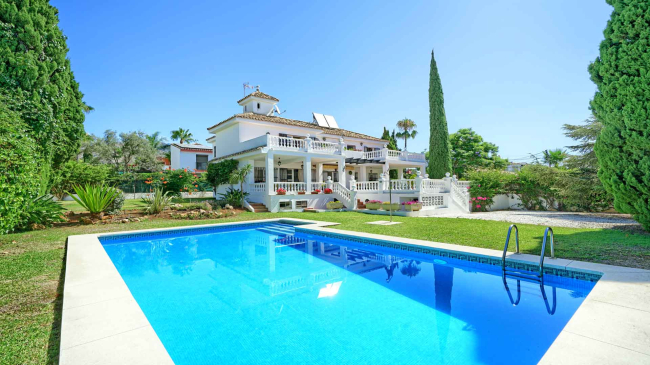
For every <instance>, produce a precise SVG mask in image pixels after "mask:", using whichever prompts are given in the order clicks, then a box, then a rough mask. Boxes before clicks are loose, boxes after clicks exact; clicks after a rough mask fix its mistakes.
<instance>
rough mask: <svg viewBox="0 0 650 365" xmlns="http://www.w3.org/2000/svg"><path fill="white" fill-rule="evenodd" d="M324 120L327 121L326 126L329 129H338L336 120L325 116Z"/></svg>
mask: <svg viewBox="0 0 650 365" xmlns="http://www.w3.org/2000/svg"><path fill="white" fill-rule="evenodd" d="M325 120H326V121H327V125H328V126H329V127H330V128H338V127H339V125H338V124H337V123H336V119H334V117H333V116H331V115H325Z"/></svg>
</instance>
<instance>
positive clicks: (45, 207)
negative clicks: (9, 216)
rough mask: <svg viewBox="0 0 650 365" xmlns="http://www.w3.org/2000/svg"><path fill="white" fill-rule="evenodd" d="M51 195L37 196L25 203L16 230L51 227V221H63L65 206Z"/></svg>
mask: <svg viewBox="0 0 650 365" xmlns="http://www.w3.org/2000/svg"><path fill="white" fill-rule="evenodd" d="M53 199H54V198H53V197H51V196H39V197H38V198H35V199H33V200H32V201H30V202H28V203H27V205H25V207H24V209H23V210H22V212H21V216H20V223H19V225H18V227H17V229H18V230H29V229H38V228H45V227H51V226H52V223H55V222H63V221H65V218H64V217H63V211H64V210H65V208H64V207H63V206H61V204H59V203H57V202H55V201H54V200H53Z"/></svg>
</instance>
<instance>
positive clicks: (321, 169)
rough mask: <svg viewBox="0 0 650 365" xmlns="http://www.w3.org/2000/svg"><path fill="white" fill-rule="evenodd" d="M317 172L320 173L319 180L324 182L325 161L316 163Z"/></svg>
mask: <svg viewBox="0 0 650 365" xmlns="http://www.w3.org/2000/svg"><path fill="white" fill-rule="evenodd" d="M316 174H317V175H318V176H317V177H318V182H321V183H322V182H323V163H322V162H319V163H317V164H316Z"/></svg>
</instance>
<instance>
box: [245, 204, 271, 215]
mask: <svg viewBox="0 0 650 365" xmlns="http://www.w3.org/2000/svg"><path fill="white" fill-rule="evenodd" d="M248 204H250V206H251V207H253V211H254V212H255V213H266V212H268V211H269V209H268V208H267V207H266V205H264V204H262V203H250V202H249V203H248Z"/></svg>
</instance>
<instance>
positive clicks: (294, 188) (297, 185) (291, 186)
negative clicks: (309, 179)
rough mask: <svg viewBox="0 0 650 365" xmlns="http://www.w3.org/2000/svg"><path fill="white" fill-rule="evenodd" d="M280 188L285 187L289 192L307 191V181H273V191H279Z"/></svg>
mask: <svg viewBox="0 0 650 365" xmlns="http://www.w3.org/2000/svg"><path fill="white" fill-rule="evenodd" d="M278 189H284V190H285V191H286V192H287V193H297V192H299V191H305V192H306V191H307V183H304V182H276V183H273V191H274V192H275V193H277V191H278Z"/></svg>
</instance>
